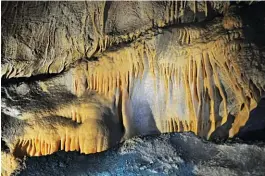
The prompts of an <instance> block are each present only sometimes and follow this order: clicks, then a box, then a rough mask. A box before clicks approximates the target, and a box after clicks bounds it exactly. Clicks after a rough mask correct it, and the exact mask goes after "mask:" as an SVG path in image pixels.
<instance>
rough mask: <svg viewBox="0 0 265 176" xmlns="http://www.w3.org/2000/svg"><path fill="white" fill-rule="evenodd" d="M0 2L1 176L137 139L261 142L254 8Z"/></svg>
mask: <svg viewBox="0 0 265 176" xmlns="http://www.w3.org/2000/svg"><path fill="white" fill-rule="evenodd" d="M1 3H2V14H1V15H2V16H1V17H2V18H1V20H2V34H1V35H2V47H1V50H2V54H1V75H2V87H1V95H2V97H1V120H2V121H1V126H2V136H1V143H2V144H3V146H4V147H3V148H2V155H3V156H4V158H5V159H6V160H7V162H6V163H10V166H11V167H10V168H8V167H6V166H4V167H5V168H4V169H3V170H4V171H6V173H7V174H8V173H9V174H10V172H11V170H12V169H13V170H14V169H15V168H16V166H17V163H18V160H20V159H21V158H23V157H24V156H43V155H49V154H52V153H54V152H57V151H58V150H64V151H79V152H80V153H85V154H90V153H95V152H101V151H104V150H107V149H108V148H110V147H112V146H114V145H116V144H118V143H120V142H123V141H124V140H126V139H129V138H131V137H133V136H137V135H149V134H160V133H166V132H183V131H192V132H194V133H195V134H196V135H198V136H201V137H203V138H207V139H211V140H217V141H218V140H226V139H227V138H232V137H234V136H238V137H241V138H247V139H248V140H249V138H253V139H256V138H257V137H256V136H262V135H260V134H262V132H263V131H264V129H265V126H264V120H263V119H264V116H262V115H260V114H263V111H261V109H264V108H262V107H263V105H258V103H259V102H260V101H261V99H262V97H264V95H265V79H264V78H265V50H264V48H265V35H264V33H265V13H264V9H265V3H264V2H252V3H250V2H208V1H207V2H204V1H203V2H202V1H200V2H191V1H174V2H172V1H171V2H1ZM257 105H258V107H257ZM256 107H257V108H256ZM255 108H256V109H255ZM255 112H259V113H255ZM253 114H254V117H252V116H253ZM255 114H258V115H255ZM254 124H258V125H254ZM245 125H246V126H245ZM249 131H252V133H251V134H250V133H249ZM256 133H259V135H258V134H256ZM250 136H255V137H250ZM261 139H262V137H261Z"/></svg>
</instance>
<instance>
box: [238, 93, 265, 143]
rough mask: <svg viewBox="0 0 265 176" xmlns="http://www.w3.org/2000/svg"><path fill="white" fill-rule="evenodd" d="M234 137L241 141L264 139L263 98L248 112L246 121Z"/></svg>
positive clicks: (264, 100)
mask: <svg viewBox="0 0 265 176" xmlns="http://www.w3.org/2000/svg"><path fill="white" fill-rule="evenodd" d="M235 137H237V138H239V139H242V140H243V141H256V140H260V141H265V98H263V99H261V100H260V102H259V103H258V106H257V107H256V108H255V109H253V110H252V111H251V112H250V115H249V119H248V121H247V122H246V124H245V126H243V127H241V128H240V130H239V132H238V134H237V135H236V136H235Z"/></svg>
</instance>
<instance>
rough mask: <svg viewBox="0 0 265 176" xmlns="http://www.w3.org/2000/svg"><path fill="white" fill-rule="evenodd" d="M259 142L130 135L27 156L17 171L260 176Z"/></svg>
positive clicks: (262, 153) (263, 154)
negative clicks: (79, 149)
mask: <svg viewBox="0 0 265 176" xmlns="http://www.w3.org/2000/svg"><path fill="white" fill-rule="evenodd" d="M264 172H265V146H264V143H263V144H261V143H260V144H258V145H257V144H242V143H227V144H214V143H211V142H206V141H203V140H201V139H199V138H197V137H196V136H195V135H194V134H191V133H173V134H162V135H156V136H149V137H135V138H133V139H129V140H127V141H125V142H124V143H122V145H119V146H118V147H115V148H114V149H110V150H108V151H106V152H103V153H98V154H90V155H82V154H79V153H76V152H68V153H65V152H62V151H60V152H56V153H54V154H52V155H50V156H43V157H32V158H27V159H26V162H25V168H24V170H22V172H21V173H20V174H19V175H25V176H26V175H27V176H30V175H43V176H44V175H130V176H134V175H161V176H162V175H179V176H193V175H205V176H206V175H212V176H220V175H227V176H232V175H256V176H258V175H260V176H261V175H264Z"/></svg>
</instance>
